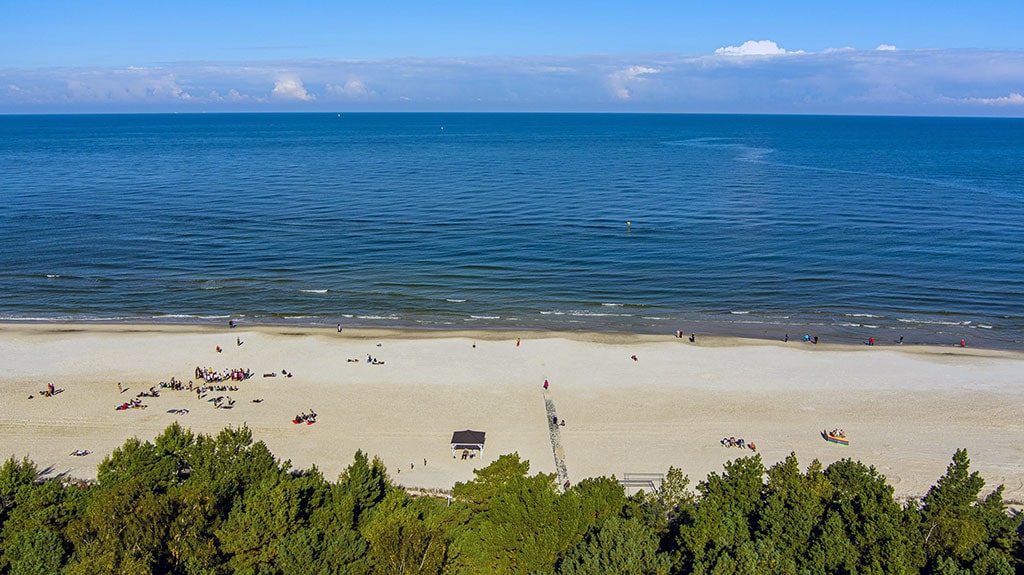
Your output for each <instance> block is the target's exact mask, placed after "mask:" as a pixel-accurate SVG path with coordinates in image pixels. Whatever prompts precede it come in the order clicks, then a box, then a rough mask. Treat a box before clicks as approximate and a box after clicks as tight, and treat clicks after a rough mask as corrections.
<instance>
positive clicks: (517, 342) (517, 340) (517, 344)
mask: <svg viewBox="0 0 1024 575" xmlns="http://www.w3.org/2000/svg"><path fill="white" fill-rule="evenodd" d="M519 342H520V339H519V338H518V337H517V338H516V347H519Z"/></svg>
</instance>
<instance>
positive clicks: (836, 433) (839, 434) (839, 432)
mask: <svg viewBox="0 0 1024 575" xmlns="http://www.w3.org/2000/svg"><path fill="white" fill-rule="evenodd" d="M828 434H829V435H831V436H832V437H844V438H845V437H846V432H845V431H843V430H842V429H839V428H836V429H833V430H832V431H830V432H828Z"/></svg>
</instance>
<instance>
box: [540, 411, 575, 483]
mask: <svg viewBox="0 0 1024 575" xmlns="http://www.w3.org/2000/svg"><path fill="white" fill-rule="evenodd" d="M544 410H545V411H546V412H547V414H548V436H549V437H551V452H552V453H553V454H554V456H555V471H556V472H557V473H558V485H559V486H561V487H562V489H565V488H566V486H567V485H568V484H569V472H568V471H566V469H565V450H564V449H562V430H561V426H559V425H558V414H557V413H556V412H555V402H554V400H552V399H551V395H549V394H548V392H547V391H545V392H544Z"/></svg>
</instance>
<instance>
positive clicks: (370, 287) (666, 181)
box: [0, 114, 1024, 349]
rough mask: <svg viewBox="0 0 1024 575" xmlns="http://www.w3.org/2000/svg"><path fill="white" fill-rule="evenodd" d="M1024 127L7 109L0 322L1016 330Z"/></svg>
mask: <svg viewBox="0 0 1024 575" xmlns="http://www.w3.org/2000/svg"><path fill="white" fill-rule="evenodd" d="M1022 240H1024V121H1021V120H1014V119H966V118H888V117H886V118H881V117H804V116H713V115H614V114H340V115H339V114H253V115H246V114H238V115H231V114H225V115H105V116H104V115H96V116H3V117H0V320H4V321H25V320H68V319H74V320H107V321H167V322H215V323H220V322H226V321H227V318H229V317H230V318H234V319H236V320H238V321H240V322H242V323H243V324H244V323H246V322H250V323H262V324H267V323H270V324H273V323H288V324H303V325H328V326H333V325H334V324H335V323H338V322H341V323H342V324H344V325H346V326H368V327H369V326H372V327H405V328H420V327H422V328H474V329H516V330H522V329H558V330H599V331H626V332H641V333H673V332H675V330H677V329H682V330H684V331H686V332H698V333H722V334H734V335H746V336H753V337H770V338H779V337H782V335H783V334H785V333H788V334H789V335H790V337H794V338H796V337H800V336H801V335H802V334H804V333H810V334H813V335H819V336H820V337H823V338H825V340H826V341H842V342H858V341H863V340H865V339H866V338H868V337H875V338H876V340H878V341H879V342H880V343H885V342H890V341H893V340H895V339H897V338H898V337H900V336H904V337H906V341H907V342H908V343H917V342H921V343H939V344H947V343H950V344H951V343H953V342H955V341H959V340H960V339H961V338H966V339H967V340H968V342H969V343H971V344H975V345H983V346H988V347H1000V348H1014V349H1016V348H1020V347H1022V344H1024V250H1022V249H1021V248H1022V245H1021V244H1022Z"/></svg>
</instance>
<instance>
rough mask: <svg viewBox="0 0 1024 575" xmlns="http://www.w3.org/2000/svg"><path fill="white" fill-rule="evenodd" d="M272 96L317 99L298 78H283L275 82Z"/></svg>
mask: <svg viewBox="0 0 1024 575" xmlns="http://www.w3.org/2000/svg"><path fill="white" fill-rule="evenodd" d="M271 96H273V97H274V98H277V99H279V100H301V101H303V102H308V101H310V100H315V99H316V96H314V95H313V94H310V93H309V92H307V91H306V88H305V86H303V85H302V80H299V79H298V78H281V79H279V80H278V81H276V82H274V90H273V91H272V92H271Z"/></svg>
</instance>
